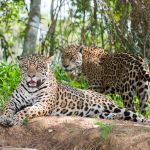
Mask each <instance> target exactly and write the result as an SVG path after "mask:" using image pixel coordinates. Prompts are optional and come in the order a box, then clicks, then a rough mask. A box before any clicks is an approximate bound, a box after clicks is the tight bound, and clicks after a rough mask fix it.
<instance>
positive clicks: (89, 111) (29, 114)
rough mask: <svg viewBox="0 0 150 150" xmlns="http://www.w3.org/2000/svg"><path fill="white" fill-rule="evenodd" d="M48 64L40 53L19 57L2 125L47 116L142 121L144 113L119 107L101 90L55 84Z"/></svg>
mask: <svg viewBox="0 0 150 150" xmlns="http://www.w3.org/2000/svg"><path fill="white" fill-rule="evenodd" d="M50 63H51V58H47V57H44V56H41V55H32V56H29V57H25V58H21V59H20V66H21V71H22V80H21V82H20V84H19V85H18V87H17V89H16V90H15V91H14V93H13V95H12V96H11V98H10V100H9V101H8V104H7V105H6V107H5V109H4V113H3V115H2V116H0V124H1V125H4V126H12V125H21V124H23V120H24V119H25V118H28V119H31V118H34V117H38V116H46V115H59V116H64V115H65V116H68V115H79V116H84V117H99V118H109V119H124V120H132V121H135V122H143V121H145V119H144V117H143V116H141V117H139V116H137V114H136V113H134V112H132V111H129V110H127V109H126V108H119V107H118V106H117V105H116V104H115V102H113V101H111V100H110V99H108V98H106V97H105V96H104V95H102V94H100V93H97V92H93V91H90V90H81V89H74V88H72V87H68V86H65V85H62V84H60V83H57V81H56V79H55V76H54V74H53V72H52V70H51V69H50Z"/></svg>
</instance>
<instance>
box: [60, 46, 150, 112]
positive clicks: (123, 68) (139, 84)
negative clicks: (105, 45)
mask: <svg viewBox="0 0 150 150" xmlns="http://www.w3.org/2000/svg"><path fill="white" fill-rule="evenodd" d="M62 64H63V66H64V68H65V70H66V71H68V72H70V73H71V74H72V75H74V76H76V77H77V76H78V75H79V73H80V72H83V73H84V74H85V75H86V76H87V79H88V82H89V84H90V88H91V89H94V90H95V91H97V92H100V93H103V94H107V93H117V94H120V95H121V96H122V99H123V103H124V106H125V107H126V108H128V109H129V110H132V111H135V106H134V100H133V98H134V96H135V95H137V96H138V98H139V103H140V110H141V112H142V114H145V112H146V108H147V105H148V102H147V101H148V82H149V81H150V75H149V70H148V65H147V64H146V63H145V61H144V60H143V59H142V58H140V57H138V56H133V55H131V54H127V53H115V54H108V53H107V52H105V51H104V49H101V48H97V47H85V46H74V45H72V46H69V47H66V48H65V49H64V50H63V51H62Z"/></svg>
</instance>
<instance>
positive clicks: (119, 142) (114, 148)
mask: <svg viewBox="0 0 150 150" xmlns="http://www.w3.org/2000/svg"><path fill="white" fill-rule="evenodd" d="M96 122H103V123H107V124H112V126H113V127H112V130H111V131H110V133H109V134H108V136H107V138H106V139H105V140H104V139H103V138H102V136H101V134H102V133H101V131H100V130H99V129H100V127H99V126H97V125H95V124H96ZM12 147H13V148H12ZM22 148H26V150H31V149H34V150H37V149H38V150H150V126H149V125H146V124H144V125H143V124H137V123H133V122H127V121H119V120H99V119H93V118H81V117H75V116H73V117H55V116H51V117H40V118H36V119H33V120H31V121H30V122H29V123H28V124H27V125H24V126H15V127H10V128H4V127H1V126H0V150H23V149H22Z"/></svg>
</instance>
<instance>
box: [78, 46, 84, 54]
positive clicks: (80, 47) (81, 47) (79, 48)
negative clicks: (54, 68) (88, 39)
mask: <svg viewBox="0 0 150 150" xmlns="http://www.w3.org/2000/svg"><path fill="white" fill-rule="evenodd" d="M83 48H84V46H83V45H80V46H79V47H78V52H80V53H82V52H83Z"/></svg>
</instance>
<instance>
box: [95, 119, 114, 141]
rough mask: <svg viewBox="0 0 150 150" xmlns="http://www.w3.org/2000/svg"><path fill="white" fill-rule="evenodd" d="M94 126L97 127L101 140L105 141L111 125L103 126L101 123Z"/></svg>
mask: <svg viewBox="0 0 150 150" xmlns="http://www.w3.org/2000/svg"><path fill="white" fill-rule="evenodd" d="M96 125H98V126H99V131H100V132H101V136H102V139H103V140H106V138H107V136H108V134H109V133H110V132H111V130H112V128H113V125H111V124H104V123H102V122H97V123H96Z"/></svg>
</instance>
